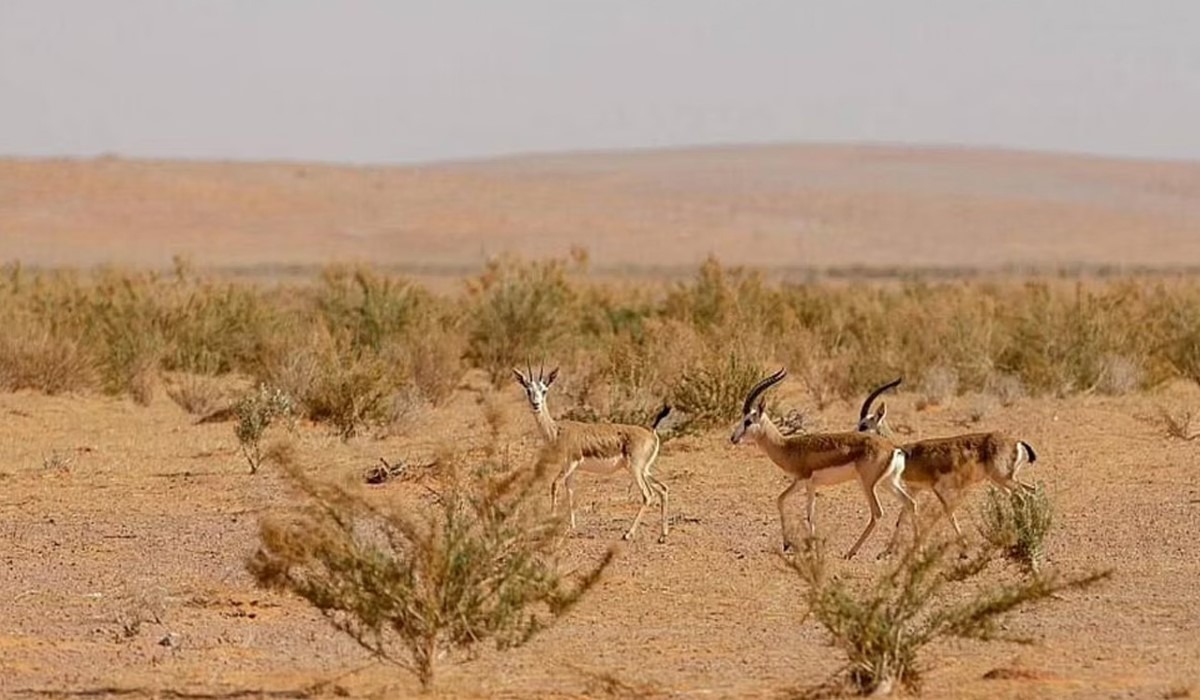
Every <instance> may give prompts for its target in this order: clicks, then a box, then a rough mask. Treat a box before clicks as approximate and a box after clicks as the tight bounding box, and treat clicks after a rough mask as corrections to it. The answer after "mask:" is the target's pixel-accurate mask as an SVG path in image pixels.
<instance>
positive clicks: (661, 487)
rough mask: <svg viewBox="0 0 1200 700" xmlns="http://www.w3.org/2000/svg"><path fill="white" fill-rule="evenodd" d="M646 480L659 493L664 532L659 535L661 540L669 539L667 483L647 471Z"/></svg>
mask: <svg viewBox="0 0 1200 700" xmlns="http://www.w3.org/2000/svg"><path fill="white" fill-rule="evenodd" d="M646 481H648V482H649V483H650V487H651V488H652V489H654V490H655V491H656V492H657V493H658V504H659V508H660V511H661V514H662V534H661V535H659V536H658V541H659V542H666V541H667V532H668V530H669V526H668V521H667V492H668V491H669V489H668V488H667V485H666V484H664V483H663V482H661V481H659V480H658V479H657V478H655V477H654V475H653V474H651V473H650V472H646Z"/></svg>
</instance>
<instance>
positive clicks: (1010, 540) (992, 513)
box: [980, 484, 1054, 574]
mask: <svg viewBox="0 0 1200 700" xmlns="http://www.w3.org/2000/svg"><path fill="white" fill-rule="evenodd" d="M982 523H983V524H982V525H981V526H980V533H981V534H982V535H983V537H984V539H985V540H987V541H988V542H990V543H991V544H992V546H994V547H996V548H997V549H998V550H999V551H1001V552H1002V553H1003V554H1004V555H1005V556H1006V557H1008V558H1009V559H1011V560H1012V561H1014V562H1016V563H1018V564H1020V565H1021V566H1022V567H1024V568H1025V569H1026V570H1027V571H1029V572H1031V573H1035V574H1036V573H1038V572H1039V571H1041V568H1042V560H1043V558H1044V556H1045V542H1046V536H1047V535H1048V534H1049V533H1050V527H1051V526H1052V525H1053V524H1054V511H1053V509H1052V508H1051V506H1050V500H1049V499H1048V498H1047V497H1046V490H1045V488H1044V487H1043V486H1042V485H1041V484H1038V485H1037V489H1036V490H1035V491H1034V492H1033V493H1025V492H1023V491H1020V490H1014V491H1012V492H1005V491H1003V490H1001V489H998V488H995V487H992V488H989V489H988V495H987V500H986V501H985V502H984V506H983V512H982Z"/></svg>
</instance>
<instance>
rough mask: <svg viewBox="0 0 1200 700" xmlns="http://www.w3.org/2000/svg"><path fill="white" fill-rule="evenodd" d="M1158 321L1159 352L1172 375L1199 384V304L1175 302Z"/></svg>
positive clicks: (1185, 300) (1191, 301) (1186, 301)
mask: <svg viewBox="0 0 1200 700" xmlns="http://www.w3.org/2000/svg"><path fill="white" fill-rule="evenodd" d="M1163 315H1164V318H1163V320H1162V322H1161V327H1162V329H1163V331H1162V333H1163V336H1164V339H1163V342H1162V345H1161V350H1162V353H1163V355H1164V356H1165V358H1166V361H1167V362H1168V363H1169V364H1170V366H1171V368H1172V369H1173V370H1174V371H1175V373H1176V374H1177V375H1178V376H1180V377H1183V378H1184V379H1188V380H1191V381H1193V382H1195V383H1196V384H1200V303H1198V302H1196V301H1194V300H1188V299H1179V300H1177V301H1176V303H1174V304H1170V303H1168V304H1167V305H1166V308H1165V309H1164V310H1163Z"/></svg>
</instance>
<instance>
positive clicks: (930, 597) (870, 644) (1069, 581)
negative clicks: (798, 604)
mask: <svg viewBox="0 0 1200 700" xmlns="http://www.w3.org/2000/svg"><path fill="white" fill-rule="evenodd" d="M950 549H951V546H950V545H949V544H948V543H941V544H933V545H930V546H927V547H925V548H917V549H910V550H908V552H907V553H906V554H905V555H904V556H903V557H902V558H901V559H899V560H898V561H897V563H896V564H894V565H893V566H891V567H890V568H889V569H888V570H887V571H885V572H884V573H882V574H881V575H879V576H877V577H875V578H874V580H870V581H867V582H865V583H864V584H862V585H855V584H854V583H853V582H851V581H849V580H847V579H844V578H840V577H837V576H832V575H830V573H829V566H828V564H827V562H826V558H825V548H824V545H823V544H822V543H820V542H815V541H810V542H809V546H808V547H806V548H804V551H802V552H801V553H800V554H798V555H797V556H796V557H795V558H792V559H789V560H788V564H789V566H790V567H791V568H792V570H794V571H795V572H796V573H797V574H798V575H799V576H800V578H801V579H802V580H803V581H804V583H805V584H806V589H805V593H804V599H805V602H806V603H807V604H808V614H809V615H810V616H812V618H813V619H815V620H816V621H817V623H819V624H820V625H821V626H822V627H824V628H825V631H826V632H827V633H828V634H829V638H830V643H831V644H832V645H833V646H835V647H837V648H838V649H840V650H841V651H842V653H844V654H845V655H846V659H847V662H846V666H845V667H844V671H845V672H846V675H845V677H844V678H845V680H846V681H848V683H849V686H850V688H849V689H850V690H852V691H853V692H857V693H859V694H863V695H867V694H879V695H884V694H888V693H890V692H892V691H893V690H894V689H896V687H897V686H902V687H904V688H906V689H908V690H910V691H914V692H917V691H919V690H920V684H921V672H922V662H921V652H922V650H923V649H924V648H925V647H926V646H928V645H929V644H930V643H932V642H934V641H937V640H939V639H943V638H946V637H965V638H972V639H980V640H990V639H997V638H1003V635H1001V627H1000V626H999V622H1000V620H1001V619H1002V618H1003V616H1004V615H1005V614H1007V613H1009V612H1011V611H1013V610H1016V609H1017V608H1022V607H1026V606H1029V605H1031V604H1033V603H1036V602H1039V601H1044V600H1048V599H1052V598H1055V597H1056V596H1057V594H1059V593H1060V592H1062V591H1066V590H1078V589H1083V588H1088V587H1090V586H1093V585H1095V584H1097V583H1099V582H1101V581H1104V580H1105V579H1107V578H1109V577H1110V576H1111V571H1103V572H1093V573H1087V574H1082V575H1062V574H1057V573H1051V574H1041V575H1035V576H1031V577H1026V578H1021V579H1019V580H1016V581H1011V582H1005V583H999V584H994V583H993V585H990V586H988V587H978V586H976V587H974V588H972V587H970V581H971V579H972V578H974V577H975V576H976V575H977V574H979V573H980V572H982V571H984V570H985V569H987V568H988V566H989V563H990V561H991V559H992V557H993V554H994V550H990V549H984V550H981V551H978V552H976V553H974V554H973V555H972V556H969V557H968V558H967V560H966V561H965V562H964V563H961V564H960V563H956V562H952V561H951V558H950V557H948V556H947V554H948V552H949V551H950ZM989 578H992V579H993V580H994V578H995V577H989ZM1017 641H1020V640H1017Z"/></svg>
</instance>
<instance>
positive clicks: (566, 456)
mask: <svg viewBox="0 0 1200 700" xmlns="http://www.w3.org/2000/svg"><path fill="white" fill-rule="evenodd" d="M526 372H527V374H523V373H522V372H521V370H519V369H516V368H513V374H514V375H516V378H517V382H518V383H520V385H521V387H522V388H523V389H525V397H526V398H527V399H528V400H529V407H530V408H531V409H532V410H533V416H534V419H535V420H536V421H537V426H538V430H539V431H540V432H541V434H542V439H543V440H544V443H545V444H544V446H543V449H542V454H541V456H540V459H542V460H549V461H550V462H554V463H557V464H559V465H561V471H560V472H559V474H558V476H556V477H555V478H554V481H553V482H551V484H550V508H551V510H557V508H558V490H559V488H560V486H562V487H566V490H567V511H568V513H569V517H570V522H571V529H575V474H576V472H579V471H584V472H590V473H593V474H601V475H604V476H608V475H611V474H615V473H616V472H618V471H620V470H622V469H628V470H629V472H630V473H631V475H632V476H633V480H634V483H636V484H637V487H638V490H639V491H640V492H641V495H642V505H641V507H640V508H639V509H638V512H637V515H636V516H634V518H633V524H631V525H630V526H629V530H627V531H626V532H625V534H624V535H623V539H626V540H628V539H632V538H633V535H634V533H635V532H637V528H638V524H639V523H640V522H641V521H642V516H643V515H645V513H646V509H647V508H649V507H650V503H651V501H652V500H654V497H657V498H658V502H659V511H660V515H661V519H662V534H660V535H659V537H658V541H659V542H665V541H666V539H667V533H668V529H669V527H668V522H667V485H666V484H664V483H662V482H661V481H659V480H658V478H657V477H655V476H654V474H653V472H652V471H651V470H652V469H653V467H654V460H655V459H656V458H657V457H658V449H659V445H660V442H659V437H658V426H659V424H660V423H662V421H663V419H664V418H666V417H667V414H668V413H670V412H671V407H670V406H663V407H662V410H660V411H659V412H658V415H657V416H655V418H654V421H653V422H652V423H651V425H650V427H649V428H646V427H644V426H641V425H624V424H621V423H583V422H579V421H569V420H554V417H553V416H551V415H550V410H549V409H548V408H547V407H546V394H547V393H548V392H549V391H550V386H551V385H552V384H554V380H555V379H556V378H558V368H555V369H553V370H551V372H550V374H549V375H544V374H543V372H542V370H541V369H539V370H538V373H537V376H534V374H533V370H532V368H527V369H526Z"/></svg>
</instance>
